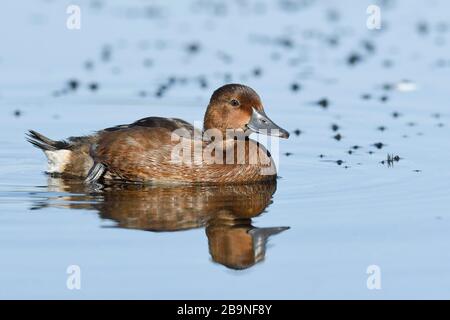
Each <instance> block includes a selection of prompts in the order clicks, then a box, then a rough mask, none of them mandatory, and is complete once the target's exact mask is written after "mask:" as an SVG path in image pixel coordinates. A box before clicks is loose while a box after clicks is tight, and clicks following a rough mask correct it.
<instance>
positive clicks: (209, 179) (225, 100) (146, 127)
mask: <svg viewBox="0 0 450 320" xmlns="http://www.w3.org/2000/svg"><path fill="white" fill-rule="evenodd" d="M254 110H258V112H263V111H264V110H263V106H262V103H261V99H260V97H259V96H258V94H257V93H256V92H255V91H254V90H253V89H251V88H249V87H247V86H243V85H238V84H231V85H225V86H223V87H221V88H219V89H217V90H216V91H215V92H214V93H213V95H212V97H211V100H210V103H209V105H208V108H207V110H206V113H205V118H204V132H205V134H206V135H204V137H205V136H206V137H207V138H204V137H203V138H202V132H201V131H200V130H198V129H195V128H194V127H193V126H192V125H191V124H189V123H187V122H186V121H183V120H181V119H173V118H161V117H149V118H144V119H141V120H138V121H136V122H134V123H132V124H128V125H119V126H115V127H111V128H107V129H104V130H101V131H99V132H97V133H96V134H93V135H89V136H84V137H71V138H69V139H67V140H66V141H53V140H50V139H48V138H46V137H44V136H42V135H41V134H39V133H37V132H35V131H30V134H29V137H28V140H29V141H30V142H31V143H33V144H34V145H35V146H37V147H39V148H41V149H43V150H44V152H45V153H46V155H47V157H48V158H49V164H50V162H51V161H53V162H52V163H51V165H53V167H52V168H53V169H52V170H49V172H50V173H52V174H54V175H60V176H63V177H81V178H86V176H89V177H88V178H89V179H90V180H92V181H97V180H99V179H104V180H121V181H129V182H144V183H146V182H162V183H211V184H225V183H227V184H228V183H235V184H242V183H252V182H257V181H268V180H274V179H275V178H276V169H275V165H274V163H273V160H272V159H271V157H270V154H269V153H268V152H267V150H266V149H265V148H264V147H263V146H262V145H259V144H258V143H257V142H256V141H254V140H251V139H249V138H248V137H246V138H245V140H244V139H237V140H236V139H232V138H231V139H230V138H229V137H228V136H227V135H226V132H227V130H229V129H232V130H238V131H239V130H240V131H241V132H244V131H247V129H248V127H247V124H248V123H249V122H250V121H251V117H252V114H253V113H254V112H255V111H254ZM264 116H265V114H264ZM267 120H269V119H268V118H267ZM269 121H270V120H269ZM212 130H216V131H213V133H214V132H219V133H222V134H223V135H224V138H223V140H222V139H221V140H220V141H217V140H216V141H215V143H216V144H215V146H217V143H220V142H222V143H223V144H222V145H223V150H221V149H215V150H214V148H211V146H212V144H211V141H212V140H211V139H210V136H209V135H208V134H207V133H208V132H211V131H212ZM286 133H287V132H286ZM187 137H189V138H187ZM181 141H183V142H184V143H187V144H188V145H190V147H191V152H190V154H188V153H187V152H186V149H185V150H183V151H180V150H178V153H175V154H184V156H188V159H191V160H192V161H178V162H177V161H174V157H173V155H174V150H175V149H176V148H178V149H179V148H180V145H181V144H180V142H181ZM241 146H244V149H243V150H245V152H244V155H243V158H238V156H237V154H242V152H240V153H239V152H238V151H242V149H241V148H240V147H241ZM174 148H175V149H174ZM238 149H239V150H238ZM195 150H197V151H198V150H203V151H204V152H205V154H206V155H208V154H209V155H212V158H214V159H223V160H222V162H223V163H220V161H219V162H217V161H216V162H215V163H211V162H210V160H208V158H206V159H201V160H200V161H198V160H195V159H197V158H194V157H195V156H194V152H195ZM211 150H212V151H211ZM66 151H68V152H66ZM230 151H233V152H234V155H235V156H234V157H233V158H232V163H230V158H229V157H227V154H229V152H230ZM208 152H209V153H208ZM197 155H198V153H197ZM210 158H211V157H210ZM244 158H245V161H244V162H242V159H244ZM238 159H239V161H238ZM58 161H62V162H61V163H57V162H58ZM55 163H56V164H55ZM89 170H91V171H90V173H89Z"/></svg>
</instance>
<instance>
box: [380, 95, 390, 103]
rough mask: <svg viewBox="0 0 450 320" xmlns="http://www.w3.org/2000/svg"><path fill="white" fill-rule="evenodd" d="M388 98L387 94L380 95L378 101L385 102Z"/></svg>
mask: <svg viewBox="0 0 450 320" xmlns="http://www.w3.org/2000/svg"><path fill="white" fill-rule="evenodd" d="M388 100H389V97H388V96H381V97H380V101H381V102H387V101H388Z"/></svg>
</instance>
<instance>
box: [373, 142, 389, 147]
mask: <svg viewBox="0 0 450 320" xmlns="http://www.w3.org/2000/svg"><path fill="white" fill-rule="evenodd" d="M373 146H374V147H375V148H377V149H382V148H383V147H384V146H386V145H385V144H384V143H382V142H377V143H374V144H373Z"/></svg>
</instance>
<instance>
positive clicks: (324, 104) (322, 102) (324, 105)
mask: <svg viewBox="0 0 450 320" xmlns="http://www.w3.org/2000/svg"><path fill="white" fill-rule="evenodd" d="M316 104H318V105H319V106H321V107H322V108H324V109H326V108H328V106H329V104H330V101H328V99H327V98H322V99H320V100H319V101H317V102H316Z"/></svg>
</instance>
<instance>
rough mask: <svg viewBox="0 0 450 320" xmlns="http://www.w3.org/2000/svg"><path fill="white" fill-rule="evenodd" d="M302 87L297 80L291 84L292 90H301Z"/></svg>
mask: <svg viewBox="0 0 450 320" xmlns="http://www.w3.org/2000/svg"><path fill="white" fill-rule="evenodd" d="M300 89H301V86H300V84H298V83H296V82H294V83H292V84H291V91H293V92H297V91H299V90H300Z"/></svg>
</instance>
